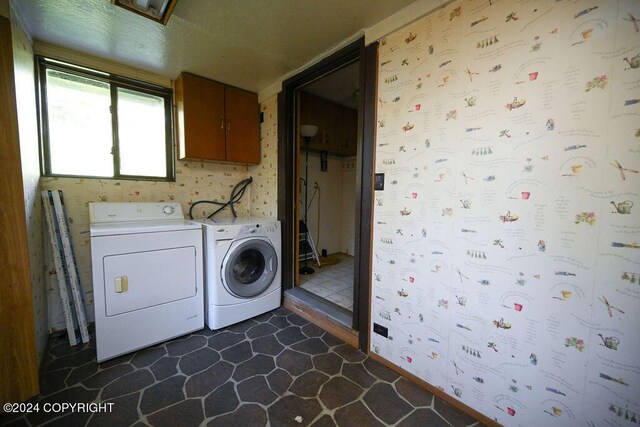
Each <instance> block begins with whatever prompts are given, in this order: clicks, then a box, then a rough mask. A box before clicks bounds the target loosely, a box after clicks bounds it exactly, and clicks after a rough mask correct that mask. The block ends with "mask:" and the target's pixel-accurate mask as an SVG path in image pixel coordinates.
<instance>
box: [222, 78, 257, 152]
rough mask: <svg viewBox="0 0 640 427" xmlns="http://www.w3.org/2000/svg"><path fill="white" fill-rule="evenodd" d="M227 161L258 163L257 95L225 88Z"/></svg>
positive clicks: (228, 87)
mask: <svg viewBox="0 0 640 427" xmlns="http://www.w3.org/2000/svg"><path fill="white" fill-rule="evenodd" d="M225 106H226V124H225V126H226V130H227V159H226V160H227V161H229V162H238V163H250V164H258V163H260V129H259V126H260V124H259V123H258V121H259V120H258V117H259V108H258V95H257V94H255V93H253V92H247V91H246V90H242V89H238V88H235V87H230V86H226V87H225Z"/></svg>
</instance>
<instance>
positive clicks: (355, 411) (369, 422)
mask: <svg viewBox="0 0 640 427" xmlns="http://www.w3.org/2000/svg"><path fill="white" fill-rule="evenodd" d="M334 417H335V419H336V422H337V423H338V425H339V426H367V427H375V426H380V427H384V424H382V423H381V422H380V421H378V420H377V419H376V417H374V416H373V414H372V413H371V412H370V411H369V410H368V409H367V407H366V406H364V405H363V404H362V402H360V401H357V402H353V403H352V404H351V405H348V406H345V407H344V408H340V409H338V410H337V411H336V413H335V415H334Z"/></svg>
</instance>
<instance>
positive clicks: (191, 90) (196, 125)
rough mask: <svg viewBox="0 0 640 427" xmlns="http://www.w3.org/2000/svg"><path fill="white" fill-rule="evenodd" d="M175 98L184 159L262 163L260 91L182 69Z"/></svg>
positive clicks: (180, 155) (180, 149)
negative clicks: (237, 86) (244, 88)
mask: <svg viewBox="0 0 640 427" xmlns="http://www.w3.org/2000/svg"><path fill="white" fill-rule="evenodd" d="M175 98H176V109H177V119H178V140H179V141H178V142H179V143H178V158H179V159H180V160H208V161H223V162H233V163H245V164H258V163H260V129H259V126H260V124H259V107H258V95H257V94H255V93H253V92H248V91H246V90H242V89H238V88H235V87H232V86H227V85H225V84H222V83H219V82H215V81H213V80H209V79H207V78H204V77H200V76H196V75H195V74H190V73H182V74H180V76H179V77H178V79H177V80H176V88H175Z"/></svg>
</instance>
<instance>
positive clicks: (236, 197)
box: [189, 177, 253, 219]
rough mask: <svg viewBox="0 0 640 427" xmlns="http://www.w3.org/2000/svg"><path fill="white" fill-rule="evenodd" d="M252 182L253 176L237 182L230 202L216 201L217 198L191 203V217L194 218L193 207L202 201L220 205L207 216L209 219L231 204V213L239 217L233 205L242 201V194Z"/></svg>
mask: <svg viewBox="0 0 640 427" xmlns="http://www.w3.org/2000/svg"><path fill="white" fill-rule="evenodd" d="M252 182H253V178H252V177H249V178H247V179H243V180H242V181H240V182H239V183H237V184H236V186H235V187H233V190H231V196H230V197H229V201H228V202H218V201H215V200H198V201H197V202H194V203H193V204H192V205H191V207H190V208H189V218H190V219H193V208H195V207H196V206H197V205H199V204H202V203H208V204H210V205H217V206H220V207H219V208H218V209H216V210H215V211H214V212H213V213H212V214H211V215H209V216H207V219H211V218H212V217H213V216H214V215H215V214H217V213H218V212H220V211H221V210H223V209H224V208H226V207H227V206H229V207H230V208H231V213H232V214H233V216H234V217H237V216H238V214H237V213H236V210H235V208H234V207H233V205H234V204H235V203H238V202H239V201H240V199H242V196H244V192H245V191H246V190H247V187H248V186H249V184H251V183H252Z"/></svg>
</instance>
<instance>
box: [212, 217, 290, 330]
mask: <svg viewBox="0 0 640 427" xmlns="http://www.w3.org/2000/svg"><path fill="white" fill-rule="evenodd" d="M202 223H203V224H204V254H205V323H206V324H207V326H209V328H211V329H220V328H223V327H225V326H229V325H232V324H234V323H238V322H241V321H243V320H246V319H250V318H252V317H255V316H257V315H259V314H262V313H265V312H267V311H269V310H273V309H275V308H278V307H280V304H281V301H282V273H281V262H280V253H281V241H282V237H281V231H280V222H279V221H277V220H274V219H256V218H235V219H231V220H227V221H215V220H205V221H202Z"/></svg>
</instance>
